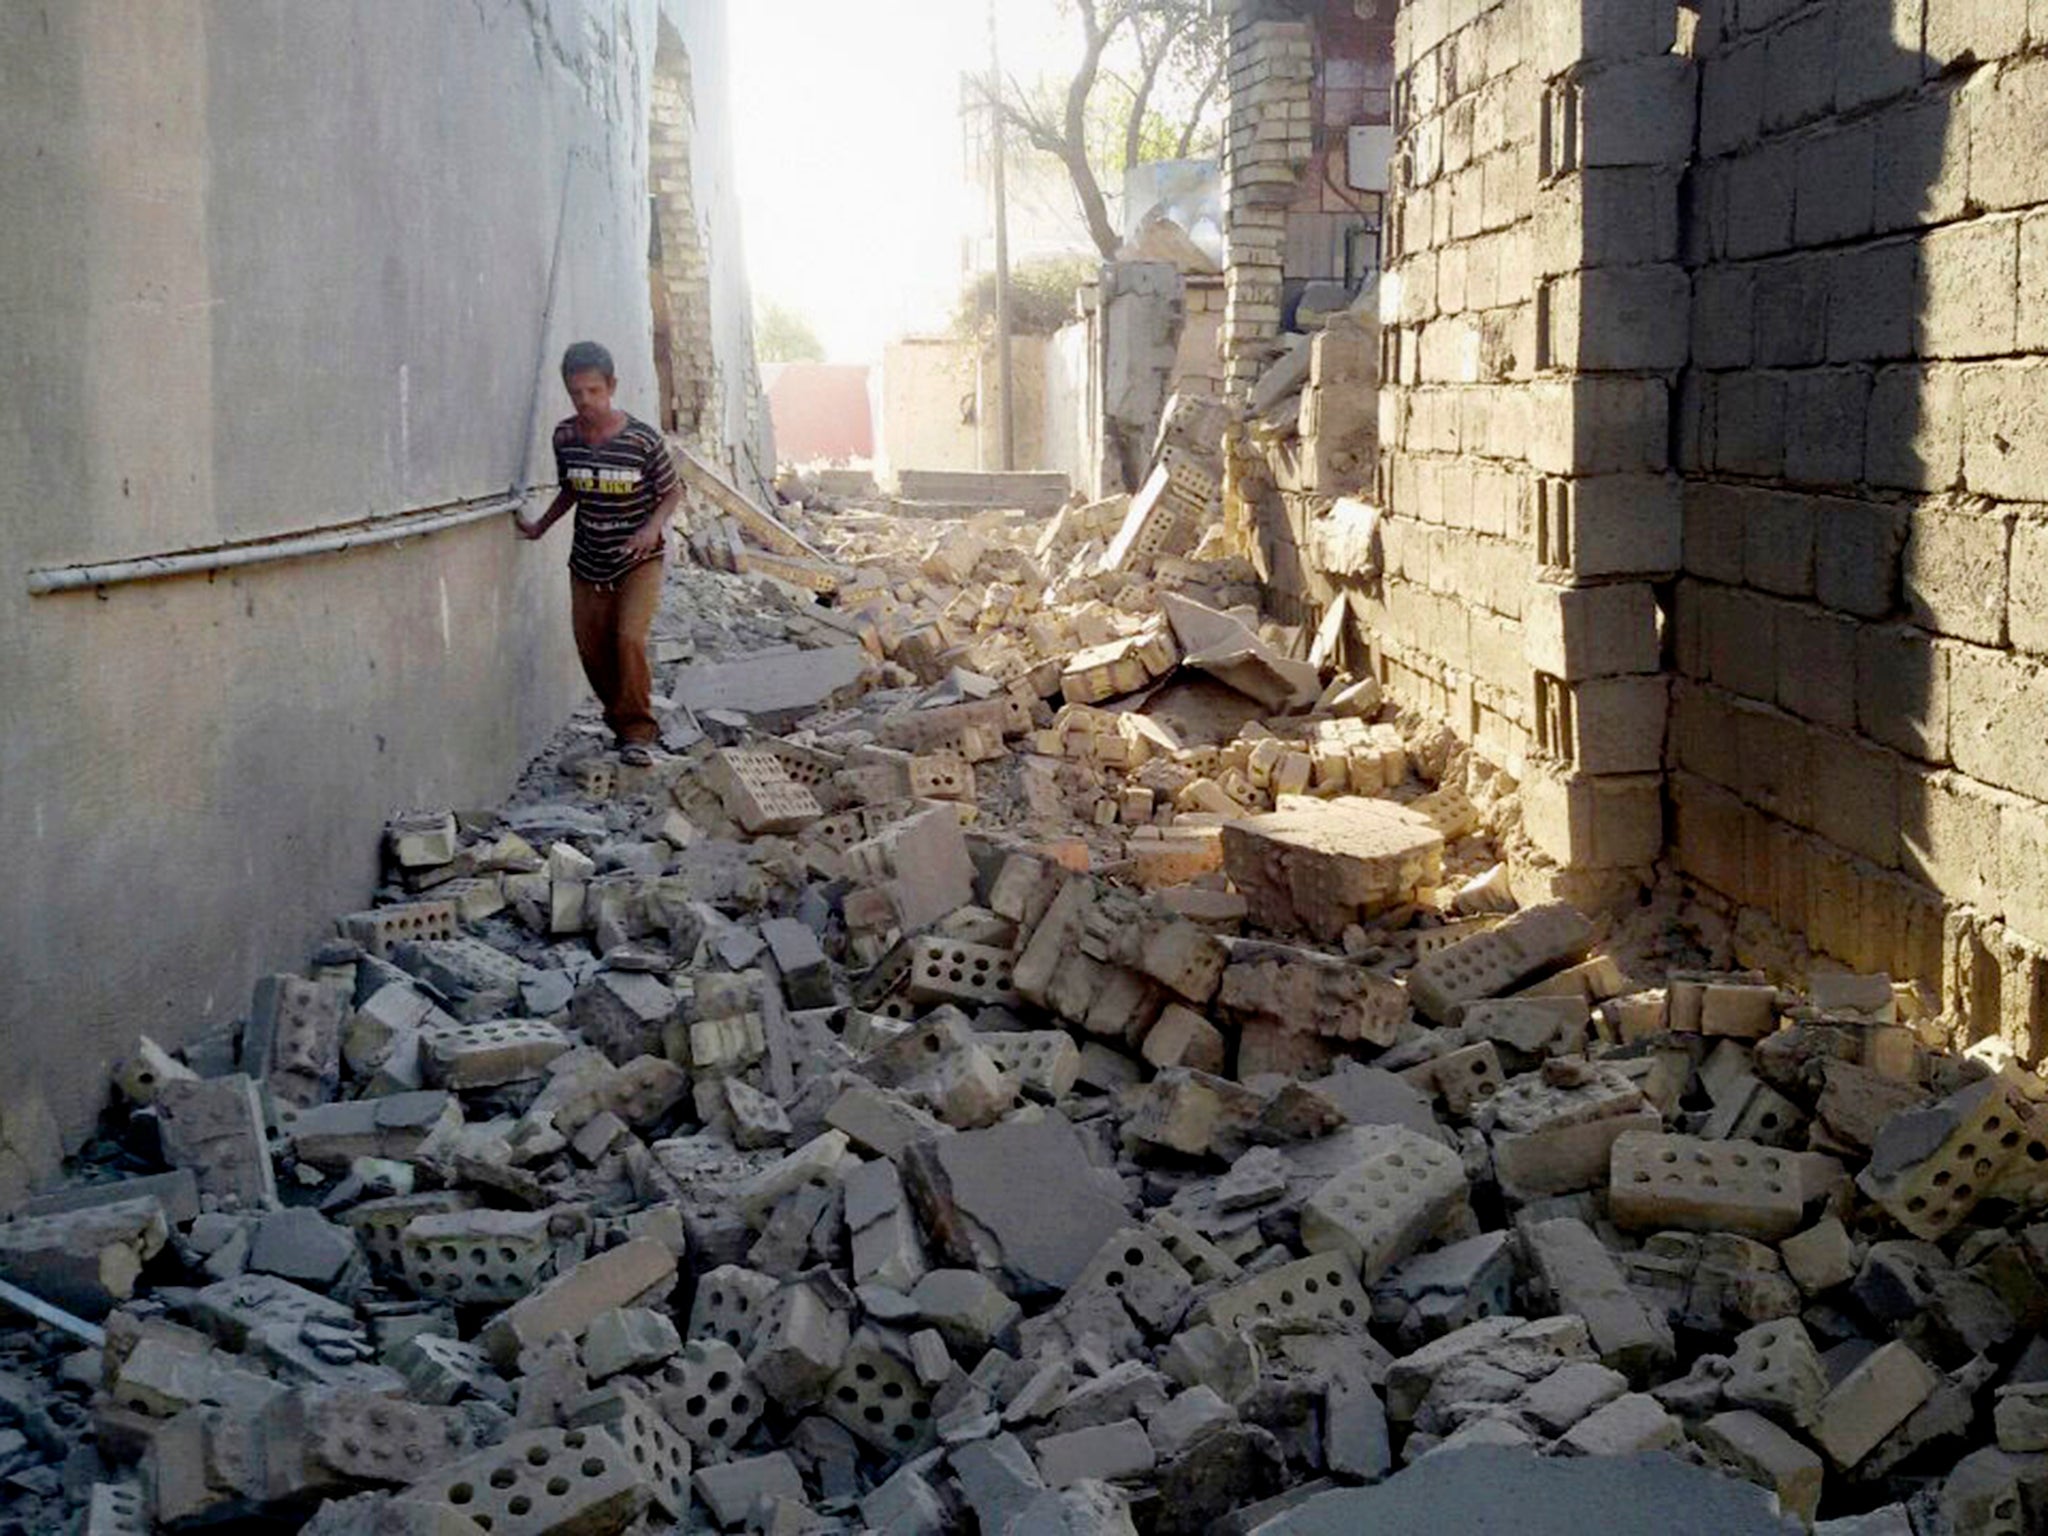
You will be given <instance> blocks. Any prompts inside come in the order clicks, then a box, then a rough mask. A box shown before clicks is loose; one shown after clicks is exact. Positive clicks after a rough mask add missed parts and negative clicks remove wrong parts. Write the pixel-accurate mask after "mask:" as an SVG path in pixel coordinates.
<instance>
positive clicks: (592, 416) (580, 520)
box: [514, 341, 682, 767]
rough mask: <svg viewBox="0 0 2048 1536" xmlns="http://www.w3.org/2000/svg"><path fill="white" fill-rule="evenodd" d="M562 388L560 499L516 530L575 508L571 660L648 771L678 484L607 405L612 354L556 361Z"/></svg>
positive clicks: (640, 428)
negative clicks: (653, 637)
mask: <svg viewBox="0 0 2048 1536" xmlns="http://www.w3.org/2000/svg"><path fill="white" fill-rule="evenodd" d="M562 383H563V385H564V386H565V387H566V388H567V389H568V391H569V403H570V404H571V405H573V406H574V407H575V408H576V414H575V415H573V416H571V417H569V418H568V419H567V420H566V421H563V422H562V423H561V424H560V425H558V426H557V427H556V428H555V474H556V478H557V479H558V480H559V481H560V482H561V486H562V489H561V490H560V491H559V492H558V493H557V494H556V496H555V499H554V501H553V502H551V503H550V504H549V506H548V509H547V511H546V512H544V513H542V514H541V518H540V521H538V522H536V523H528V522H527V521H526V520H525V519H524V518H523V517H521V518H515V519H514V521H515V522H516V523H517V524H518V528H519V533H520V536H521V537H522V538H528V539H538V538H541V537H542V536H543V535H545V534H546V533H547V531H548V530H549V529H550V528H552V527H554V525H555V523H556V522H557V521H559V520H560V518H561V516H562V514H563V513H565V512H567V511H568V510H569V508H570V507H572V506H573V507H575V509H576V529H575V537H574V539H573V540H572V542H571V543H570V546H569V613H570V620H571V624H572V626H573V627H574V629H575V632H576V654H577V655H578V656H580V657H581V658H582V660H583V675H584V676H585V677H587V678H589V679H590V687H591V691H592V692H594V693H595V694H596V695H597V697H598V702H599V703H601V704H603V705H604V720H605V724H606V725H608V726H610V727H611V729H612V734H613V736H614V737H616V738H617V740H618V746H619V760H620V761H621V762H624V763H629V764H632V765H634V766H636V767H645V766H646V765H647V764H648V763H650V762H652V761H653V760H654V752H653V748H654V744H655V743H656V742H657V741H658V740H660V737H661V727H660V726H659V725H658V724H657V723H656V722H655V719H654V712H653V707H652V704H651V703H650V700H651V698H652V695H653V692H654V672H653V669H652V668H651V667H650V666H649V665H648V662H647V631H648V629H649V627H650V626H651V625H652V624H653V622H654V611H655V609H656V608H658V607H659V606H660V605H661V578H662V571H663V568H664V562H663V559H662V557H663V556H664V555H665V554H666V553H667V552H668V520H669V518H670V517H671V516H673V515H674V513H675V509H676V503H677V501H678V500H680V499H681V496H682V483H681V481H680V480H679V479H678V477H677V475H676V465H675V460H674V458H673V457H672V456H671V455H670V454H669V451H668V445H667V444H666V443H664V442H663V441H662V440H661V434H660V433H659V432H657V431H656V430H655V429H654V428H653V427H650V426H649V425H648V424H647V423H646V422H644V421H641V420H640V419H639V418H637V417H634V416H630V415H628V414H627V413H626V412H624V411H622V410H619V409H618V408H617V407H616V406H614V405H613V404H612V395H613V393H614V391H615V390H616V388H617V385H618V379H617V377H616V375H615V374H614V372H613V369H612V355H611V353H609V352H607V351H606V350H605V349H604V348H603V347H601V346H599V345H598V344H597V343H596V342H594V341H579V342H577V343H575V344H574V345H573V346H571V347H570V348H569V350H568V351H566V352H564V353H563V354H562Z"/></svg>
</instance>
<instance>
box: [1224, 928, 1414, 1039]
mask: <svg viewBox="0 0 2048 1536" xmlns="http://www.w3.org/2000/svg"><path fill="white" fill-rule="evenodd" d="M1229 947H1230V962H1229V964H1228V965H1226V966H1225V967H1224V971H1223V982H1222V986H1221V988H1220V989H1219V990H1218V992H1217V994H1216V1003H1217V1007H1218V1008H1219V1009H1220V1010H1221V1011H1222V1012H1223V1013H1224V1014H1226V1015H1228V1016H1229V1017H1231V1018H1234V1019H1236V1020H1238V1021H1239V1022H1241V1023H1246V1024H1250V1023H1262V1024H1270V1025H1272V1026H1274V1027H1275V1028H1278V1029H1282V1030H1287V1031H1290V1032H1293V1033H1307V1034H1315V1035H1320V1036H1323V1037H1324V1038H1326V1039H1336V1040H1363V1041H1366V1042H1368V1043H1370V1044H1373V1045H1391V1044H1392V1043H1393V1041H1394V1038H1395V1036H1397V1035H1398V1034H1399V1033H1400V1031H1401V1028H1402V1026H1403V1025H1405V1024H1406V1023H1407V1022H1408V999H1407V997H1406V995H1405V994H1404V993H1403V992H1402V990H1401V986H1400V984H1399V983H1398V982H1395V981H1393V980H1391V979H1389V978H1388V977H1385V976H1380V975H1376V974H1374V973H1373V972H1371V971H1368V970H1366V969H1365V968H1364V967H1363V966H1361V965H1359V964H1358V963H1357V962H1356V961H1353V960H1346V959H1342V958H1339V957H1338V956H1334V955H1324V954H1320V953H1317V952H1316V951H1314V950H1308V949H1298V948H1295V947H1294V946H1292V945H1287V944H1266V943H1256V942H1251V941H1246V940H1233V941H1230V946H1229Z"/></svg>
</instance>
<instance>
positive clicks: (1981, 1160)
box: [1856, 1077, 2039, 1241]
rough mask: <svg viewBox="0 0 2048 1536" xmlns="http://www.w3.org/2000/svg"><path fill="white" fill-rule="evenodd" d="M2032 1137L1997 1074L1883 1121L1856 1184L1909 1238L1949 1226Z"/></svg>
mask: <svg viewBox="0 0 2048 1536" xmlns="http://www.w3.org/2000/svg"><path fill="white" fill-rule="evenodd" d="M2030 1140H2031V1141H2032V1142H2034V1143H2036V1144H2037V1143H2038V1140H2039V1138H2038V1134H2037V1133H2035V1132H2034V1129H2033V1127H2032V1126H2031V1124H2030V1123H2029V1118H2028V1107H2027V1106H2026V1105H2025V1103H2024V1102H2023V1101H2022V1100H2021V1098H2020V1096H2019V1094H2018V1093H2017V1091H2016V1090H2014V1089H2013V1088H2012V1086H2011V1085H2010V1084H2009V1083H2007V1081H2006V1080H2005V1079H2004V1078H2003V1077H1987V1078H1984V1079H1982V1080H1981V1081H1978V1082H1975V1083H1972V1084H1970V1086H1969V1087H1967V1088H1964V1089H1962V1090H1960V1091H1959V1092H1956V1093H1952V1094H1950V1095H1949V1096H1948V1097H1947V1098H1945V1099H1941V1100H1938V1101H1937V1102H1935V1103H1933V1104H1929V1105H1925V1106H1922V1107H1916V1108H1912V1109H1907V1110H1903V1111H1901V1112H1899V1113H1897V1114H1895V1115H1893V1116H1892V1117H1891V1118H1890V1119H1888V1120H1887V1121H1885V1123H1884V1125H1883V1126H1882V1127H1881V1128H1880V1129H1879V1131H1878V1133H1877V1137H1876V1139H1875V1140H1874V1141H1873V1143H1872V1144H1871V1149H1870V1162H1869V1163H1868V1165H1866V1166H1865V1168H1864V1170H1863V1172H1862V1174H1861V1175H1859V1176H1858V1178H1857V1180H1856V1183H1857V1186H1858V1187H1859V1188H1860V1189H1862V1191H1863V1192H1864V1193H1865V1194H1867V1195H1869V1196H1870V1198H1871V1199H1873V1200H1875V1201H1876V1202H1877V1203H1878V1204H1879V1205H1881V1206H1883V1207H1884V1208H1885V1210H1886V1211H1887V1212H1889V1213H1890V1214H1891V1216H1892V1218H1893V1219H1894V1220H1895V1221H1897V1222H1898V1223H1899V1225H1900V1226H1902V1227H1904V1228H1905V1229H1906V1230H1907V1231H1908V1232H1911V1233H1912V1234H1913V1235H1914V1236H1915V1237H1920V1238H1926V1239H1928V1240H1929V1241H1932V1240H1934V1239H1936V1238H1939V1237H1942V1236H1944V1235H1945V1234H1947V1233H1948V1232H1950V1231H1952V1230H1953V1229H1954V1228H1955V1227H1956V1225H1957V1224H1958V1223H1959V1222H1961V1221H1962V1219H1963V1218H1964V1217H1965V1216H1967V1215H1968V1214H1969V1213H1970V1210H1971V1209H1972V1208H1973V1207H1974V1206H1975V1205H1976V1203H1977V1202H1978V1201H1979V1200H1981V1199H1982V1198H1983V1197H1984V1193H1985V1190H1986V1189H1987V1188H1988V1187H1989V1186H1991V1185H1992V1184H1994V1183H1996V1182H1997V1180H1998V1177H1999V1175H2000V1173H2001V1172H2002V1171H2003V1170H2004V1169H2005V1168H2006V1167H2007V1165H2009V1164H2011V1163H2012V1162H2014V1161H2015V1160H2016V1159H2023V1158H2028V1157H2030V1156H2031V1154H2030V1152H2029V1151H2028V1147H2029V1144H2030Z"/></svg>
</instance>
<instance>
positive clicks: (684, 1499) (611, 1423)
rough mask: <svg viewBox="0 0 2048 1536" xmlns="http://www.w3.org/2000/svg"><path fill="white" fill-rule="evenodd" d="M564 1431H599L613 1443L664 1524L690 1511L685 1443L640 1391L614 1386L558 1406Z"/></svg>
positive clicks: (621, 1384)
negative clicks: (632, 1468) (635, 1473)
mask: <svg viewBox="0 0 2048 1536" xmlns="http://www.w3.org/2000/svg"><path fill="white" fill-rule="evenodd" d="M562 1422H563V1424H564V1425H565V1426H566V1427H568V1428H570V1429H601V1430H603V1431H604V1432H605V1433H606V1434H608V1435H610V1436H611V1437H612V1438H613V1439H614V1440H616V1441H618V1443H619V1446H620V1448H621V1449H622V1450H624V1451H625V1453H626V1456H627V1458H628V1459H629V1460H631V1462H632V1463H633V1465H634V1466H635V1467H636V1468H638V1469H639V1471H640V1474H641V1476H642V1477H643V1478H644V1479H645V1480H646V1483H647V1491H648V1496H649V1499H650V1500H651V1502H652V1504H653V1507H654V1508H655V1509H656V1510H658V1511H660V1512H661V1514H663V1515H665V1516H666V1517H667V1518H668V1519H670V1520H681V1519H682V1518H683V1517H684V1516H685V1515H687V1514H688V1513H689V1511H690V1472H691V1468H692V1464H693V1462H694V1459H695V1458H694V1457H693V1456H692V1455H691V1452H690V1442H689V1441H688V1440H686V1439H684V1438H683V1436H682V1435H681V1434H679V1433H678V1432H677V1431H676V1428H675V1426H674V1425H672V1424H670V1423H669V1422H668V1420H667V1419H666V1418H664V1417H663V1416H662V1413H661V1410H660V1409H659V1408H658V1407H657V1406H656V1405H655V1403H654V1401H653V1399H651V1398H650V1397H649V1396H648V1395H647V1394H646V1393H645V1392H644V1391H642V1390H641V1389H640V1388H639V1387H637V1386H635V1385H633V1384H632V1383H631V1382H624V1381H616V1382H612V1383H611V1384H609V1385H608V1386H604V1387H601V1388H599V1389H598V1390H597V1391H595V1392H589V1393H586V1394H585V1395H583V1396H582V1397H579V1398H575V1399H572V1400H571V1401H570V1402H568V1403H566V1404H564V1405H563V1408H562Z"/></svg>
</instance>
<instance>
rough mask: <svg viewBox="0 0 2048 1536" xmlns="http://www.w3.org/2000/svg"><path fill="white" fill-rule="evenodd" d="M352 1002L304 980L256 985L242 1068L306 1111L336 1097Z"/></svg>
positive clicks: (287, 979)
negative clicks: (344, 1030) (344, 1028)
mask: <svg viewBox="0 0 2048 1536" xmlns="http://www.w3.org/2000/svg"><path fill="white" fill-rule="evenodd" d="M347 1013H348V999H347V997H346V996H344V995H343V993H342V992H341V991H340V989H339V988H336V987H332V986H329V985H327V984H326V983H324V982H318V981H308V980H306V979H305V978H304V977H302V976H265V977H264V978H263V979H262V980H260V981H258V982H257V983H256V996H255V1000H254V1001H253V1002H252V1003H251V1004H250V1008H249V1021H248V1023H247V1024H246V1025H245V1026H244V1027H243V1030H242V1057H241V1068H242V1070H243V1071H244V1072H246V1073H247V1074H248V1075H249V1076H250V1077H252V1078H254V1079H256V1080H257V1081H259V1082H262V1083H264V1084H265V1085H267V1086H268V1087H269V1089H270V1092H271V1095H272V1097H274V1098H276V1099H278V1100H279V1101H281V1102H283V1103H286V1104H293V1105H297V1106H298V1107H299V1108H301V1109H305V1108H307V1107H309V1106H311V1105H314V1104H324V1103H325V1102H327V1101H328V1100H329V1099H331V1098H333V1097H334V1094H335V1090H336V1089H337V1088H338V1087H339V1085H340V1082H341V1026H342V1021H343V1019H344V1018H345V1017H346V1016H347Z"/></svg>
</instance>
